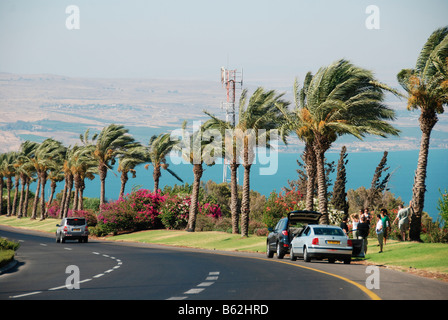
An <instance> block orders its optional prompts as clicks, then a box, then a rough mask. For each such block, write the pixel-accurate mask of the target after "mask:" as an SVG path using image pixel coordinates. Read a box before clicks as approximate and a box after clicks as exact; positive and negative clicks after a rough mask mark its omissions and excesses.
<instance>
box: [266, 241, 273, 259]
mask: <svg viewBox="0 0 448 320" xmlns="http://www.w3.org/2000/svg"><path fill="white" fill-rule="evenodd" d="M266 256H267V257H268V258H272V257H273V256H274V251H272V250H271V248H270V246H269V242H267V243H266Z"/></svg>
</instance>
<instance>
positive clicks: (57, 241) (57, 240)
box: [56, 233, 60, 243]
mask: <svg viewBox="0 0 448 320" xmlns="http://www.w3.org/2000/svg"><path fill="white" fill-rule="evenodd" d="M59 241H60V240H59V235H58V234H57V233H56V243H59Z"/></svg>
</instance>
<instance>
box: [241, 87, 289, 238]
mask: <svg viewBox="0 0 448 320" xmlns="http://www.w3.org/2000/svg"><path fill="white" fill-rule="evenodd" d="M282 96H283V94H277V93H276V91H275V90H268V91H267V90H265V89H263V88H262V87H259V88H257V89H256V90H255V92H254V93H253V94H252V95H251V97H250V98H249V100H247V90H243V92H242V94H241V97H240V101H239V111H238V123H237V125H236V129H237V130H236V134H235V136H236V138H237V140H238V141H240V143H241V144H242V150H241V151H242V153H241V155H240V156H241V158H242V165H243V168H244V177H243V195H242V199H241V235H242V236H243V237H247V236H248V234H249V214H250V169H251V167H252V164H253V161H254V159H255V148H256V147H258V146H260V143H261V144H262V146H263V147H266V148H269V147H270V143H269V141H270V139H271V130H272V129H277V128H279V127H280V123H281V113H280V111H279V108H284V107H286V106H287V105H288V104H289V103H288V102H286V101H284V100H282Z"/></svg>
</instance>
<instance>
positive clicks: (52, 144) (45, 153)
mask: <svg viewBox="0 0 448 320" xmlns="http://www.w3.org/2000/svg"><path fill="white" fill-rule="evenodd" d="M65 152H66V149H65V147H64V146H63V145H62V143H61V142H59V141H56V140H54V139H51V138H49V139H46V140H44V141H43V142H42V143H41V144H40V145H39V146H38V147H37V148H36V149H35V151H34V157H32V158H31V159H30V160H31V163H32V164H33V166H34V168H35V170H36V172H37V177H38V181H37V184H38V186H37V191H36V195H35V201H34V204H33V212H32V215H31V219H36V215H37V198H38V194H39V190H40V192H41V197H40V210H41V220H43V219H45V213H46V209H45V185H46V182H47V178H48V172H49V171H50V170H51V169H55V168H56V167H57V163H58V161H60V160H59V159H61V158H64V155H65Z"/></svg>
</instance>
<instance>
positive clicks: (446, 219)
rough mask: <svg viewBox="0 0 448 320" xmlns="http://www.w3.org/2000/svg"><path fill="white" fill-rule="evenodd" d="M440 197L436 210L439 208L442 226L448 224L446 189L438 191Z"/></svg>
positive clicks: (447, 193) (447, 194)
mask: <svg viewBox="0 0 448 320" xmlns="http://www.w3.org/2000/svg"><path fill="white" fill-rule="evenodd" d="M439 192H440V198H439V201H438V205H437V210H439V216H440V217H441V218H442V221H441V222H442V223H443V224H444V226H448V191H447V189H445V191H444V192H443V193H442V191H440V189H439Z"/></svg>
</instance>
